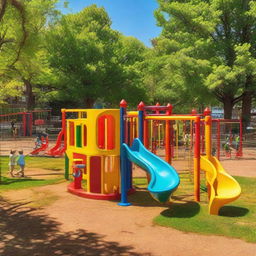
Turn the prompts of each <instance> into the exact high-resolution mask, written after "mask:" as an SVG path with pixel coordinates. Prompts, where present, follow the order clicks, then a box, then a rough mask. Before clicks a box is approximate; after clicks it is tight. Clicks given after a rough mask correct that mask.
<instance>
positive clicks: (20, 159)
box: [17, 150, 25, 177]
mask: <svg viewBox="0 0 256 256" xmlns="http://www.w3.org/2000/svg"><path fill="white" fill-rule="evenodd" d="M17 164H18V165H19V166H20V170H19V172H17V175H20V177H24V168H25V156H24V155H23V150H21V151H19V157H18V161H17Z"/></svg>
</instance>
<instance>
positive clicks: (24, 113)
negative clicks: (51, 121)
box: [22, 112, 27, 136]
mask: <svg viewBox="0 0 256 256" xmlns="http://www.w3.org/2000/svg"><path fill="white" fill-rule="evenodd" d="M26 123H27V122H26V112H23V114H22V124H23V135H24V136H26V134H27V132H26V130H27V125H26Z"/></svg>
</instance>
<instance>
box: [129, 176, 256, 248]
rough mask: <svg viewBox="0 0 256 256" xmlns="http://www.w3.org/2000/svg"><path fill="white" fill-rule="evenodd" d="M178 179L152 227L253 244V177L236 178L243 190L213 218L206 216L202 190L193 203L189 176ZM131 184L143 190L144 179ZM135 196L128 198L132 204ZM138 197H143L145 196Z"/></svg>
mask: <svg viewBox="0 0 256 256" xmlns="http://www.w3.org/2000/svg"><path fill="white" fill-rule="evenodd" d="M180 176H181V184H180V186H179V188H178V189H177V191H176V192H175V193H174V194H173V196H172V200H171V202H170V205H168V206H169V207H166V209H165V210H163V211H162V212H161V214H160V215H159V216H157V217H156V218H155V219H154V220H153V221H154V223H155V224H158V225H161V226H165V227H171V228H175V229H178V230H181V231H185V232H196V233H200V234H211V235H223V236H227V237H234V238H240V239H243V240H245V241H248V242H253V243H256V204H255V198H256V189H255V184H256V178H245V177H235V178H236V179H237V181H238V182H239V183H240V185H241V187H242V194H241V196H240V198H239V199H238V200H236V201H234V202H232V203H231V204H228V205H226V206H224V207H222V208H221V210H220V216H214V215H209V214H208V202H207V193H206V192H205V189H202V190H201V202H200V203H197V202H195V201H194V200H193V185H192V184H191V182H190V181H189V177H188V175H187V177H186V174H182V175H180ZM134 184H135V185H137V186H138V187H146V179H145V178H135V179H134ZM147 194H148V193H147ZM135 196H136V193H135V194H134V196H131V197H130V199H131V201H134V200H133V197H135ZM141 197H144V198H146V197H147V196H146V193H145V194H142V196H141ZM140 200H141V199H140ZM145 200H146V199H145ZM147 201H148V202H146V203H145V202H144V204H145V205H151V206H153V202H151V199H150V197H148V199H147ZM136 202H137V200H135V204H136ZM138 202H139V201H138ZM139 203H141V201H140V202H139Z"/></svg>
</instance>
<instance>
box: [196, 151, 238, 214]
mask: <svg viewBox="0 0 256 256" xmlns="http://www.w3.org/2000/svg"><path fill="white" fill-rule="evenodd" d="M200 166H201V170H203V171H205V172H206V180H207V182H208V195H209V213H210V214H215V215H218V213H219V209H220V208H221V207H222V206H223V205H225V204H228V203H230V202H232V201H234V200H236V199H237V198H238V197H239V196H240V194H241V187H240V185H239V183H238V182H237V181H236V180H235V179H234V178H233V177H232V176H230V175H229V174H228V173H227V172H226V171H225V170H224V168H223V167H222V165H221V163H220V162H219V161H218V159H217V158H216V157H213V156H211V157H210V158H207V157H206V156H201V158H200Z"/></svg>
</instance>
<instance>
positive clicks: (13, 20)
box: [0, 0, 58, 109]
mask: <svg viewBox="0 0 256 256" xmlns="http://www.w3.org/2000/svg"><path fill="white" fill-rule="evenodd" d="M56 2H57V0H54V1H52V0H39V1H38V0H26V1H22V2H19V1H16V0H12V1H7V2H5V5H3V2H2V9H1V10H2V11H3V10H5V11H4V15H3V18H2V20H0V27H1V31H3V32H2V35H1V39H2V44H0V45H1V46H2V48H0V52H1V55H0V72H1V76H0V82H1V89H2V90H3V91H4V92H7V93H6V94H2V97H1V99H2V100H4V98H7V97H8V96H21V95H22V94H23V87H24V89H25V95H26V103H27V104H26V105H27V109H33V108H34V106H35V95H34V92H33V89H34V87H35V85H36V84H37V83H38V82H39V81H40V79H41V76H42V73H43V72H44V71H45V70H47V62H46V59H45V53H44V47H43V43H44V30H45V26H46V23H47V22H48V23H49V22H50V18H52V17H54V16H56V15H57V14H58V12H57V11H56V10H55V3H56ZM0 17H1V16H0Z"/></svg>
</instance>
